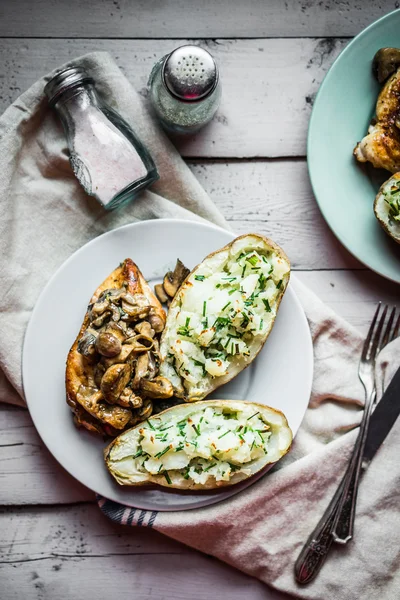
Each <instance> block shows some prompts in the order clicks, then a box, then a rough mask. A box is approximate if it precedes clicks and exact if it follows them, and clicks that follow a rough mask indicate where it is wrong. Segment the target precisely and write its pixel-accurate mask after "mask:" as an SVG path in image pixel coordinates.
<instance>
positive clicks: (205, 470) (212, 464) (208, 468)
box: [203, 463, 217, 473]
mask: <svg viewBox="0 0 400 600" xmlns="http://www.w3.org/2000/svg"><path fill="white" fill-rule="evenodd" d="M216 464H217V463H211V465H210V466H209V467H207V468H206V469H203V472H204V473H206V472H207V471H209V470H210V469H212V468H213V467H215V465H216Z"/></svg>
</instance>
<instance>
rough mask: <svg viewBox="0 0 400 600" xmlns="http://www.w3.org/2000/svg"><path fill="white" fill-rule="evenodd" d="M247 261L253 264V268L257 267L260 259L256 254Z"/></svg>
mask: <svg viewBox="0 0 400 600" xmlns="http://www.w3.org/2000/svg"><path fill="white" fill-rule="evenodd" d="M246 260H247V262H249V263H250V264H251V266H252V267H255V266H256V264H257V263H258V258H257V256H256V255H255V254H253V255H252V256H248V257H247V258H246Z"/></svg>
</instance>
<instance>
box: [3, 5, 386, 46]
mask: <svg viewBox="0 0 400 600" xmlns="http://www.w3.org/2000/svg"><path fill="white" fill-rule="evenodd" d="M395 8H398V2H396V1H395V0H381V1H380V2H373V3H372V2H368V3H367V6H365V3H363V2H361V1H359V2H352V1H351V0H345V1H343V0H323V1H320V0H286V1H285V2H283V1H281V0H269V1H268V2H265V0H246V2H243V1H242V0H218V2H215V0H201V1H200V2H199V1H198V0H197V1H195V0H163V2H159V1H157V0H139V1H135V2H130V1H129V0H92V1H86V2H81V1H80V0H69V2H65V0H35V1H34V2H32V0H12V1H11V0H10V1H8V2H7V0H6V1H4V2H3V3H2V5H1V12H0V35H3V36H27V37H69V38H75V37H92V38H101V37H107V38H114V37H115V38H131V37H140V38H149V37H152V38H180V37H182V35H183V34H184V35H185V37H191V38H199V37H200V38H202V37H211V38H215V37H294V36H298V37H300V36H353V35H355V34H356V33H358V32H359V31H360V30H361V29H362V28H363V27H365V26H366V25H368V24H369V23H371V22H372V21H374V20H375V19H377V18H379V17H381V16H382V15H384V14H385V13H387V12H389V11H391V10H394V9H395Z"/></svg>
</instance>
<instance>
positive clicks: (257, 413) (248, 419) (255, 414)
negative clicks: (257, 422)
mask: <svg viewBox="0 0 400 600" xmlns="http://www.w3.org/2000/svg"><path fill="white" fill-rule="evenodd" d="M259 414H260V411H259V410H258V411H257V412H256V413H254V415H251V417H248V418H247V419H246V421H250V419H252V418H253V417H255V416H257V415H259Z"/></svg>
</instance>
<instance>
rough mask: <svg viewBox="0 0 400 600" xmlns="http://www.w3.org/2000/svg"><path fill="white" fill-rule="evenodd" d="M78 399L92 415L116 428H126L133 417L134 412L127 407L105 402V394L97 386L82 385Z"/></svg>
mask: <svg viewBox="0 0 400 600" xmlns="http://www.w3.org/2000/svg"><path fill="white" fill-rule="evenodd" d="M76 399H77V401H78V402H79V404H81V406H83V408H84V409H85V410H86V411H87V412H88V413H89V414H90V415H92V416H93V417H95V418H97V419H99V420H100V421H102V422H103V423H108V424H109V425H112V427H115V429H124V427H126V425H127V424H128V423H129V421H130V419H131V418H132V412H131V411H130V410H128V409H127V408H123V407H122V406H110V405H109V404H107V403H106V402H104V398H103V394H102V393H101V392H100V391H99V390H96V388H93V387H89V386H84V385H81V386H80V388H79V389H78V392H77V394H76Z"/></svg>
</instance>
